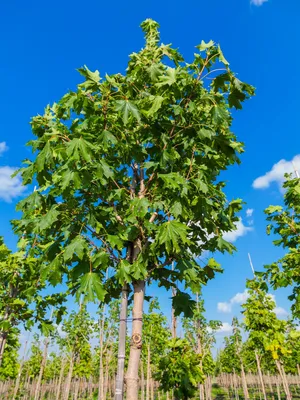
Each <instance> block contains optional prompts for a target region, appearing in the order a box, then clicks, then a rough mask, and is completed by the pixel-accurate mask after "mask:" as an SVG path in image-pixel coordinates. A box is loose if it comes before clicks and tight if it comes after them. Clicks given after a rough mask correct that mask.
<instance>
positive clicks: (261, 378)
mask: <svg viewBox="0 0 300 400" xmlns="http://www.w3.org/2000/svg"><path fill="white" fill-rule="evenodd" d="M255 358H256V365H257V371H258V376H259V380H260V384H261V390H262V392H263V396H264V400H267V395H266V389H265V385H264V379H263V375H262V372H261V368H260V360H259V356H258V354H257V352H256V351H255Z"/></svg>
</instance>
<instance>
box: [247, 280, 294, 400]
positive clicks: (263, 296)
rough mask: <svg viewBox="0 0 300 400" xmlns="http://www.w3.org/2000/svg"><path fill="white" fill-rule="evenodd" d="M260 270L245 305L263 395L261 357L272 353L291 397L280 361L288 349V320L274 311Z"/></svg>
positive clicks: (273, 305) (270, 355) (249, 281)
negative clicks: (278, 316)
mask: <svg viewBox="0 0 300 400" xmlns="http://www.w3.org/2000/svg"><path fill="white" fill-rule="evenodd" d="M260 274H261V273H256V275H257V277H256V278H255V279H252V280H248V281H247V287H248V289H249V297H248V299H247V300H246V302H245V304H243V305H242V307H243V309H244V311H243V314H244V316H245V321H244V322H245V327H246V330H247V331H248V332H249V339H248V341H249V342H250V343H252V345H253V348H254V349H255V350H254V351H255V355H256V361H257V370H258V373H259V375H260V378H261V384H262V389H263V393H264V397H265V398H266V393H265V389H264V384H263V380H262V376H261V368H260V360H261V358H263V357H270V359H271V360H272V361H273V362H274V364H275V365H276V368H277V370H278V373H279V374H280V376H281V379H282V383H283V387H284V391H285V393H286V396H287V399H290V398H291V395H290V392H289V387H288V383H287V381H286V378H285V371H284V368H282V365H281V361H282V359H283V358H284V356H285V355H286V354H287V353H288V352H289V350H288V348H287V344H286V335H285V334H286V328H287V321H284V320H280V319H278V318H277V316H276V313H275V311H274V310H275V306H276V304H275V302H274V300H273V299H272V297H271V296H270V295H269V294H268V293H267V291H268V286H267V284H266V283H265V281H264V280H263V279H262V278H261V277H260ZM272 361H271V362H272Z"/></svg>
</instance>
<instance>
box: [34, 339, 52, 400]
mask: <svg viewBox="0 0 300 400" xmlns="http://www.w3.org/2000/svg"><path fill="white" fill-rule="evenodd" d="M48 344H49V339H48V338H46V339H45V347H44V354H43V359H42V364H41V368H40V373H39V377H38V380H37V383H36V388H35V394H34V400H38V399H39V397H40V388H41V383H42V378H43V374H44V370H45V366H46V362H47V355H48Z"/></svg>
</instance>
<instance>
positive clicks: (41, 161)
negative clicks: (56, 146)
mask: <svg viewBox="0 0 300 400" xmlns="http://www.w3.org/2000/svg"><path fill="white" fill-rule="evenodd" d="M51 161H52V150H51V145H50V141H48V142H47V143H46V144H45V146H44V148H43V150H42V151H41V152H40V153H39V155H38V156H37V158H36V161H35V165H36V168H37V170H38V172H41V171H42V170H43V169H44V168H45V165H49V163H50V162H51Z"/></svg>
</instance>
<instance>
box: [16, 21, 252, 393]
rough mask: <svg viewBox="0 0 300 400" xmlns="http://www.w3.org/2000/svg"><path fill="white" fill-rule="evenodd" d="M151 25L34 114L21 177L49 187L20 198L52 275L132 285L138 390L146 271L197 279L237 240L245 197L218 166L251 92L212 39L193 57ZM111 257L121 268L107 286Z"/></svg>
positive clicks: (233, 156) (25, 221)
mask: <svg viewBox="0 0 300 400" xmlns="http://www.w3.org/2000/svg"><path fill="white" fill-rule="evenodd" d="M142 29H143V31H144V33H145V38H146V44H145V47H144V48H143V49H142V50H141V51H140V52H139V53H133V54H131V56H130V60H129V63H128V68H127V69H126V74H125V75H122V74H120V73H118V74H115V75H110V76H108V75H106V76H105V78H104V79H101V78H100V75H99V72H98V71H95V72H92V71H90V70H89V69H88V68H86V67H85V68H81V69H80V70H79V72H80V73H81V74H82V75H83V77H84V78H85V80H84V82H83V83H81V84H80V85H78V88H77V91H76V92H73V91H71V92H69V93H67V94H66V95H65V96H64V97H63V98H62V99H61V100H60V101H59V102H58V103H57V104H56V103H55V104H53V105H52V106H48V107H47V108H46V110H45V113H44V115H42V116H37V117H35V118H33V120H32V130H33V133H34V135H35V136H36V139H35V140H33V141H31V142H30V145H31V147H32V149H33V151H34V152H35V159H34V160H33V161H29V160H27V161H26V163H27V166H26V167H25V168H24V169H23V170H22V176H23V181H24V184H29V183H31V182H32V181H33V180H35V181H36V182H37V184H38V186H39V187H38V189H37V190H36V191H35V192H34V193H32V194H31V195H30V196H28V197H27V198H26V199H24V200H22V201H21V202H20V204H19V210H21V211H23V217H22V220H21V222H20V224H19V227H17V228H16V230H17V231H19V232H21V231H22V230H26V232H27V235H28V236H29V237H33V236H34V235H38V237H39V246H41V245H42V246H44V259H43V261H45V262H47V263H48V267H47V268H46V269H45V270H44V271H45V273H47V274H48V277H49V279H50V278H51V281H52V282H53V283H56V282H59V281H61V279H62V278H61V277H62V275H63V274H64V273H67V274H68V277H69V281H70V285H71V288H72V291H73V292H74V293H75V292H77V293H80V292H84V293H85V294H86V295H87V298H88V299H89V300H93V299H94V298H95V296H97V297H98V298H99V299H100V300H104V299H107V300H108V299H109V298H110V297H111V296H117V295H119V294H120V292H121V289H122V287H123V289H124V291H125V292H126V291H127V290H128V288H129V289H131V290H132V291H133V326H132V340H131V349H130V356H129V362H128V369H127V374H126V383H127V385H126V386H127V398H130V399H132V400H135V399H137V395H138V370H139V360H140V354H141V346H142V317H143V303H144V294H145V284H146V282H147V281H149V280H157V281H158V282H159V284H160V286H165V287H166V288H167V289H169V288H170V287H172V286H174V282H175V281H176V280H179V281H185V284H186V287H191V286H193V287H194V288H195V287H198V288H199V286H200V285H201V284H203V283H204V282H206V281H207V280H208V279H210V278H212V277H213V275H214V270H215V269H217V267H216V263H215V262H214V261H213V260H210V261H209V262H208V265H206V266H204V267H202V266H200V265H198V264H197V263H196V261H195V256H197V255H199V254H201V253H202V252H203V251H204V250H211V251H217V250H220V251H222V252H225V251H232V249H233V246H232V245H230V244H229V243H227V242H226V241H225V240H224V239H223V238H222V235H223V232H226V231H230V230H233V229H235V225H234V223H235V222H236V221H237V220H238V217H237V216H236V212H237V211H239V210H240V208H241V201H240V200H233V201H231V202H227V200H226V197H225V194H224V192H223V187H224V186H225V183H224V182H222V181H220V179H219V174H220V172H221V171H224V170H226V169H227V168H228V167H229V166H230V165H232V164H235V163H237V162H238V154H239V153H241V152H242V151H243V145H242V143H240V142H238V141H237V139H236V136H235V135H234V134H233V133H232V132H231V130H230V126H231V123H232V116H231V112H230V109H231V108H233V107H234V108H237V109H240V108H241V107H242V102H243V101H244V100H245V99H247V98H248V97H249V96H250V95H252V94H253V88H252V87H251V86H249V85H247V84H245V83H243V82H241V81H240V80H239V79H237V78H236V76H235V75H234V74H233V73H232V72H231V70H230V69H229V64H228V62H227V61H226V59H225V58H224V55H223V53H222V51H221V49H220V47H219V46H218V45H215V43H214V42H212V41H210V42H209V43H204V42H202V43H201V44H200V45H199V46H197V49H198V50H199V51H198V52H197V53H196V54H195V58H194V60H193V61H192V62H191V63H185V62H184V59H183V57H182V56H181V55H180V54H179V52H178V51H177V50H175V49H173V48H172V47H171V46H170V45H163V44H160V43H159V33H158V24H157V23H156V22H155V21H152V20H146V21H144V22H143V23H142ZM220 67H221V69H223V70H224V71H223V72H224V73H222V74H219V75H217V73H218V71H219V69H220ZM208 75H209V78H212V79H209V80H207V79H206V77H207V76H208ZM32 210H34V216H33V212H32ZM172 262H174V270H172V268H171V264H172ZM108 267H111V270H112V271H114V274H113V275H112V277H111V278H110V279H108V280H107V281H106V283H105V285H103V282H102V281H103V278H104V275H105V271H106V270H107V268H108ZM198 290H199V289H198ZM124 298H125V299H126V297H124ZM190 300H191V299H190V296H189V295H188V294H186V293H183V292H181V291H179V290H178V291H177V293H176V296H174V298H173V303H174V308H175V309H177V312H179V311H182V310H186V311H188V309H189V308H190V306H189V304H188V303H190V302H191V301H190ZM124 307H126V304H125V303H124ZM123 325H124V324H123ZM123 336H124V335H123ZM123 340H124V337H123V339H122V341H120V343H123ZM122 356H123V355H122ZM121 392H122V390H121ZM120 396H121V397H122V393H121V395H120ZM119 398H120V397H119Z"/></svg>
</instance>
